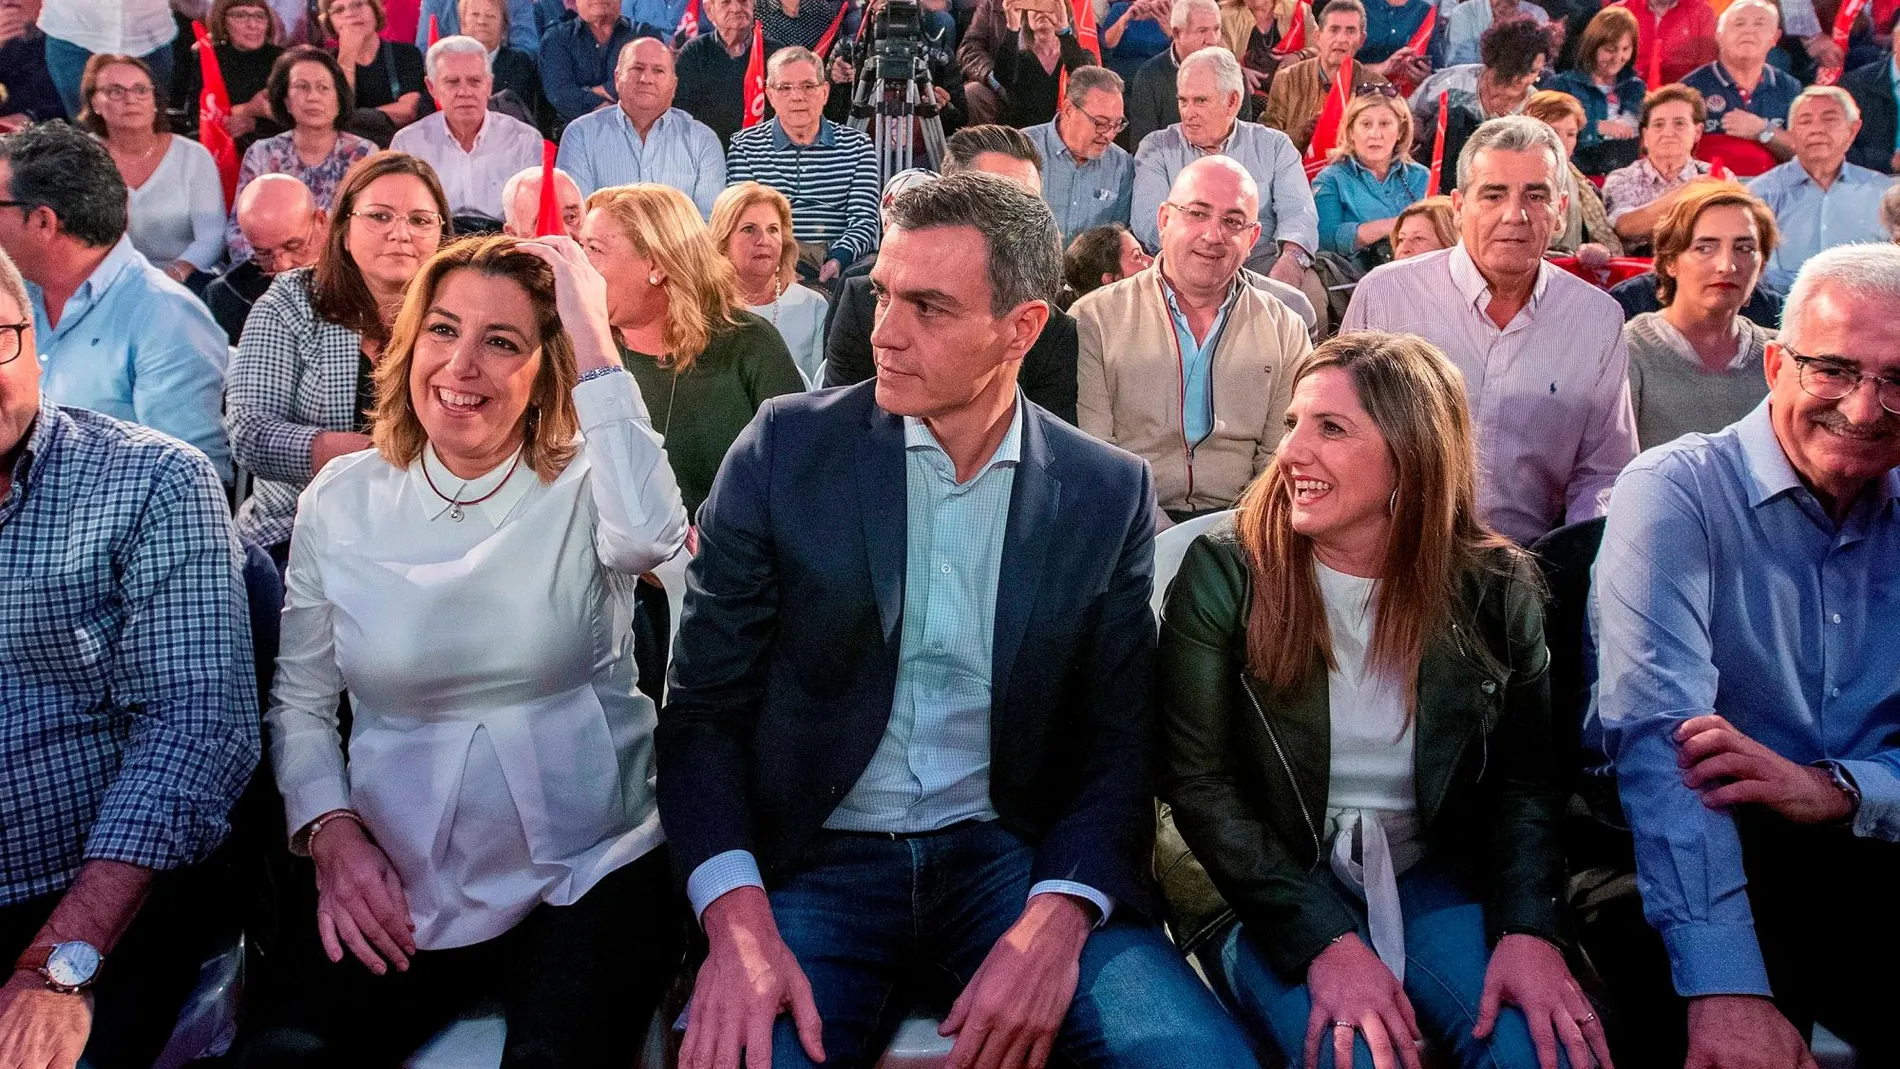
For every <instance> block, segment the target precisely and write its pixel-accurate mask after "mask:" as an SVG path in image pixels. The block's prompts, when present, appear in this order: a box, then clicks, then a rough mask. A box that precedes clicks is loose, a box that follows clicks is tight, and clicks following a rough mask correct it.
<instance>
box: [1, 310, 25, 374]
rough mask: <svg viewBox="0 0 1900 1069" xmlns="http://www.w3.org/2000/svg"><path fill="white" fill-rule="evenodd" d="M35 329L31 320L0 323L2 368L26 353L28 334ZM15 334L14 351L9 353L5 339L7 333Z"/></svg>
mask: <svg viewBox="0 0 1900 1069" xmlns="http://www.w3.org/2000/svg"><path fill="white" fill-rule="evenodd" d="M32 329H33V321H32V320H31V319H28V320H24V321H22V322H19V323H0V367H5V366H6V365H8V364H11V363H13V362H14V361H15V360H18V359H19V358H20V354H21V353H24V352H26V332H27V331H29V330H32ZM8 331H12V332H13V351H12V352H11V353H9V352H7V344H6V342H5V340H4V339H5V338H6V336H7V332H8Z"/></svg>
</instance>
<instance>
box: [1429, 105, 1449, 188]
mask: <svg viewBox="0 0 1900 1069" xmlns="http://www.w3.org/2000/svg"><path fill="white" fill-rule="evenodd" d="M1450 116H1451V90H1449V89H1443V90H1440V91H1439V93H1438V130H1437V132H1436V133H1435V134H1434V135H1433V137H1432V180H1431V181H1430V182H1429V183H1427V184H1426V186H1425V195H1426V196H1428V197H1436V196H1438V187H1439V186H1440V185H1441V184H1442V183H1441V181H1440V180H1441V179H1442V178H1443V177H1444V174H1445V121H1446V120H1447V119H1448V118H1450Z"/></svg>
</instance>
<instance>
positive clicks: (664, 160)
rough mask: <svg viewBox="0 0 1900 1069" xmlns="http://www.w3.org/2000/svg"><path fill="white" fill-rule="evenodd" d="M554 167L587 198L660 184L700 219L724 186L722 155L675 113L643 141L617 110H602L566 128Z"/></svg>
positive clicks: (692, 122)
mask: <svg viewBox="0 0 1900 1069" xmlns="http://www.w3.org/2000/svg"><path fill="white" fill-rule="evenodd" d="M555 165H556V166H558V167H560V168H561V169H562V170H564V171H566V172H567V173H568V174H571V175H573V176H574V181H575V182H576V183H577V184H578V185H579V186H580V187H581V196H583V197H587V196H590V195H592V194H593V192H594V191H595V190H597V189H605V188H607V187H608V186H624V185H628V184H630V183H633V182H659V183H661V184H663V185H669V186H672V187H673V188H675V189H677V190H679V191H680V192H682V193H684V194H686V195H687V196H688V197H691V198H692V200H693V204H694V205H695V206H696V207H698V208H699V214H700V216H701V217H707V216H710V215H712V208H713V201H714V200H716V199H718V197H719V191H720V190H722V189H724V188H725V187H726V152H725V150H724V149H722V148H720V147H719V135H718V134H715V133H713V132H712V128H711V127H709V126H707V125H706V124H705V123H703V122H700V121H699V120H698V119H695V118H693V117H692V116H691V115H688V114H686V113H685V112H684V111H681V110H680V109H678V108H668V109H666V111H665V112H663V113H661V115H660V117H659V118H658V119H655V120H654V121H653V126H652V128H651V129H649V130H648V131H647V136H646V137H645V138H644V139H643V138H641V136H640V132H639V131H638V130H635V129H634V128H633V122H632V120H630V119H628V118H627V113H626V112H625V111H622V110H621V109H620V108H617V107H614V108H601V109H600V110H598V111H594V112H589V113H588V114H586V115H583V116H581V117H580V118H578V119H575V120H574V121H573V122H571V123H568V124H567V131H566V132H565V133H563V134H562V135H561V152H560V155H559V157H558V158H557V159H556V160H555Z"/></svg>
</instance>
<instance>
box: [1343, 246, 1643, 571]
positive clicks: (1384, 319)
mask: <svg viewBox="0 0 1900 1069" xmlns="http://www.w3.org/2000/svg"><path fill="white" fill-rule="evenodd" d="M1490 303H1491V286H1490V283H1488V282H1486V281H1485V279H1484V276H1483V275H1482V274H1480V273H1479V272H1478V265H1477V264H1476V263H1474V262H1472V259H1471V256H1470V255H1469V254H1468V253H1466V252H1465V247H1464V245H1463V244H1462V243H1460V244H1458V245H1454V246H1452V247H1451V248H1450V249H1446V250H1442V251H1439V252H1429V253H1426V254H1424V255H1422V256H1414V257H1412V258H1411V259H1409V260H1401V261H1398V262H1396V263H1390V264H1386V265H1385V266H1383V267H1380V268H1378V269H1376V270H1374V271H1373V272H1372V273H1371V274H1369V275H1367V276H1366V277H1365V278H1364V279H1362V280H1360V282H1359V286H1358V288H1357V289H1355V290H1354V291H1353V295H1352V304H1351V306H1350V307H1348V308H1347V309H1346V318H1345V322H1344V323H1342V324H1340V329H1341V330H1342V331H1348V330H1391V331H1405V332H1408V333H1412V334H1417V335H1420V336H1421V337H1423V338H1425V340H1427V341H1429V342H1431V343H1432V344H1433V345H1436V346H1438V347H1439V348H1440V349H1441V350H1443V351H1444V353H1445V355H1446V356H1448V357H1450V358H1451V362H1452V363H1453V364H1456V365H1457V366H1458V370H1459V371H1460V372H1461V373H1462V374H1463V375H1464V377H1465V392H1466V395H1467V397H1468V398H1469V401H1470V405H1471V419H1472V423H1473V425H1474V428H1475V430H1476V432H1477V439H1478V459H1479V462H1480V464H1481V465H1482V469H1481V471H1480V473H1479V476H1478V510H1479V512H1480V513H1481V514H1482V515H1483V517H1484V521H1485V522H1486V523H1488V524H1490V525H1491V526H1492V527H1493V528H1495V529H1496V530H1497V531H1498V532H1499V533H1501V534H1503V535H1505V536H1507V537H1509V538H1511V539H1513V540H1515V541H1517V542H1519V543H1521V544H1529V543H1530V542H1532V541H1534V540H1535V539H1537V538H1538V537H1539V536H1541V535H1543V534H1545V533H1547V532H1549V531H1551V530H1553V529H1555V528H1557V527H1560V526H1562V525H1563V524H1565V523H1575V522H1577V521H1578V520H1587V519H1591V518H1592V517H1596V516H1601V515H1603V511H1604V504H1605V501H1606V500H1607V498H1608V496H1609V491H1610V486H1611V484H1613V483H1614V482H1615V481H1616V475H1617V473H1618V472H1620V471H1622V470H1623V465H1625V464H1627V463H1629V461H1630V459H1631V458H1632V457H1634V456H1635V455H1636V413H1635V410H1634V409H1633V408H1632V407H1631V405H1630V391H1629V350H1628V349H1627V348H1626V347H1625V346H1624V343H1623V313H1622V311H1621V309H1619V308H1618V307H1617V304H1616V301H1615V300H1613V299H1611V297H1610V295H1609V294H1607V293H1604V292H1603V291H1602V290H1600V289H1597V288H1596V287H1595V286H1592V285H1590V284H1589V283H1587V282H1585V281H1583V280H1582V279H1579V278H1577V277H1575V276H1573V275H1571V274H1568V273H1567V272H1565V271H1562V270H1560V269H1558V268H1555V267H1552V266H1551V265H1550V264H1549V263H1545V264H1542V265H1541V266H1539V267H1538V270H1537V283H1536V285H1535V287H1534V288H1533V289H1532V291H1531V300H1530V303H1529V304H1527V305H1525V306H1524V307H1523V309H1522V310H1520V311H1519V312H1518V313H1517V316H1516V317H1515V318H1513V319H1512V320H1511V322H1510V324H1509V325H1508V326H1506V327H1505V328H1504V329H1502V330H1500V329H1498V326H1497V324H1495V323H1493V322H1492V321H1491V318H1490V317H1489V316H1487V315H1485V312H1484V310H1485V308H1486V307H1488V306H1489V305H1490Z"/></svg>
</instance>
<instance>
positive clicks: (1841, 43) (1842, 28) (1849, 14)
mask: <svg viewBox="0 0 1900 1069" xmlns="http://www.w3.org/2000/svg"><path fill="white" fill-rule="evenodd" d="M1866 7H1867V0H1847V2H1846V3H1844V4H1842V5H1841V10H1840V13H1839V14H1837V15H1835V16H1834V47H1835V48H1838V49H1840V50H1841V55H1842V56H1843V57H1845V56H1846V55H1847V39H1848V38H1849V37H1850V36H1852V35H1853V32H1854V20H1855V19H1857V18H1860V13H1861V12H1862V11H1863V10H1865V9H1866ZM1840 80H1841V69H1840V68H1839V67H1822V68H1821V69H1820V70H1818V71H1815V72H1814V84H1815V85H1833V84H1834V83H1835V82H1838V81H1840Z"/></svg>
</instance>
